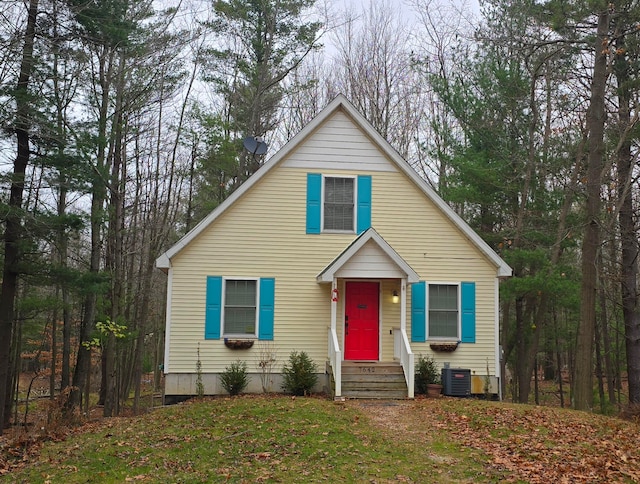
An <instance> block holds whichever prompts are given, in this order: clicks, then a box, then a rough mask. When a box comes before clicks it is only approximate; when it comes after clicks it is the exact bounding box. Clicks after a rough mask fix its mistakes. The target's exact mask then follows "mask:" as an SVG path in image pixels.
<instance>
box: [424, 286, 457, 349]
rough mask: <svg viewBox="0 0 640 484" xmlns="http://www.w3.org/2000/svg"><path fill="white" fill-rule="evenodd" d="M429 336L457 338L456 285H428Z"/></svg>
mask: <svg viewBox="0 0 640 484" xmlns="http://www.w3.org/2000/svg"><path fill="white" fill-rule="evenodd" d="M429 336H430V337H440V338H458V286H455V285H447V284H430V285H429Z"/></svg>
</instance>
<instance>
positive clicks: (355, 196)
mask: <svg viewBox="0 0 640 484" xmlns="http://www.w3.org/2000/svg"><path fill="white" fill-rule="evenodd" d="M327 178H343V179H346V178H350V179H352V180H353V227H351V229H350V230H337V229H325V228H324V220H325V219H324V204H325V197H324V194H325V180H326V179H327ZM357 201H358V177H357V176H356V175H322V196H321V200H320V223H321V228H320V231H321V232H326V233H334V234H355V233H356V227H357V226H358V220H357V217H358V203H357Z"/></svg>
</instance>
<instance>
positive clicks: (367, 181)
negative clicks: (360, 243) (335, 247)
mask: <svg viewBox="0 0 640 484" xmlns="http://www.w3.org/2000/svg"><path fill="white" fill-rule="evenodd" d="M357 226H358V227H357V228H358V234H361V233H362V232H364V231H365V230H367V229H368V228H370V227H371V176H370V175H358V213H357Z"/></svg>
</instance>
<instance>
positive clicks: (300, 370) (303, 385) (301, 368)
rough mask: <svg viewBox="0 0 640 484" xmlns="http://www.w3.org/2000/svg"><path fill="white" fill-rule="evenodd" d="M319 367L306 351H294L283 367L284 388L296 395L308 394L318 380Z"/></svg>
mask: <svg viewBox="0 0 640 484" xmlns="http://www.w3.org/2000/svg"><path fill="white" fill-rule="evenodd" d="M316 371H317V367H316V364H315V363H314V362H313V360H312V359H311V358H309V355H307V354H306V353H305V352H304V351H300V352H298V351H293V352H292V353H291V355H289V362H288V363H285V364H284V366H283V367H282V373H283V375H284V380H283V382H282V388H283V389H284V391H286V392H287V393H293V394H294V395H300V396H302V395H307V394H309V393H310V392H311V389H312V388H313V387H314V385H315V384H316V382H317V381H318V375H317V374H316Z"/></svg>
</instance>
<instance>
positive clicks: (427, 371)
mask: <svg viewBox="0 0 640 484" xmlns="http://www.w3.org/2000/svg"><path fill="white" fill-rule="evenodd" d="M433 383H435V384H438V385H439V384H440V372H439V371H438V366H437V365H436V361H435V360H434V359H433V358H432V357H430V356H422V355H420V358H418V363H417V364H416V375H415V385H416V391H417V392H418V393H427V385H429V384H433Z"/></svg>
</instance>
